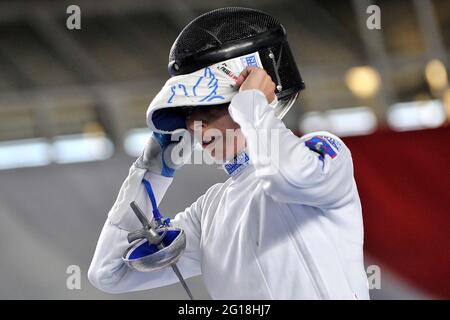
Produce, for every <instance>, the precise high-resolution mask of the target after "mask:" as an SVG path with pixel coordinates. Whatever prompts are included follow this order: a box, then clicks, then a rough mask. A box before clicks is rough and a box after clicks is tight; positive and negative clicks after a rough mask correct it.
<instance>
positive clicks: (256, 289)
mask: <svg viewBox="0 0 450 320" xmlns="http://www.w3.org/2000/svg"><path fill="white" fill-rule="evenodd" d="M229 112H230V114H231V116H232V118H233V119H234V121H236V122H237V123H238V124H239V125H240V126H241V129H242V132H243V133H244V135H245V137H246V143H247V150H246V152H247V153H245V154H243V155H242V154H241V155H240V156H241V159H242V157H244V158H243V160H244V161H240V162H237V163H231V164H228V165H226V166H225V169H226V170H227V171H228V172H229V173H230V174H231V177H230V178H229V179H228V180H227V181H226V182H224V183H219V184H216V185H213V186H212V187H211V188H209V190H208V191H207V192H206V193H205V194H204V195H202V196H201V197H200V198H198V199H197V201H195V202H194V203H193V204H192V205H191V206H190V207H188V208H186V209H185V210H184V211H182V212H180V213H178V214H177V215H176V217H175V218H174V219H173V220H172V224H173V225H174V226H176V227H179V228H182V229H183V230H184V231H185V233H186V236H187V244H186V250H185V252H184V254H183V256H182V257H181V259H180V260H179V262H178V266H179V268H180V270H181V272H182V274H183V276H184V277H185V278H189V277H192V276H196V275H200V274H201V275H202V276H203V280H204V283H205V285H206V287H207V289H208V292H209V293H210V295H211V297H212V298H214V299H368V298H369V291H368V284H367V277H366V273H365V270H364V264H363V221H362V212H361V211H362V210H361V204H360V200H359V196H358V191H357V187H356V183H355V180H354V178H353V165H352V158H351V154H350V151H349V149H348V148H347V147H346V146H345V145H344V143H343V142H342V141H341V140H340V139H339V138H337V137H336V136H334V135H332V134H330V133H328V132H315V133H312V134H308V135H306V136H303V137H302V138H299V137H297V136H296V135H294V134H293V133H292V132H291V131H290V130H289V129H287V128H286V127H285V126H284V124H283V122H282V121H281V120H279V119H278V118H276V116H275V114H274V112H273V110H272V109H271V108H270V107H268V103H267V100H266V98H265V96H264V95H263V94H262V93H261V92H260V91H258V90H249V91H244V92H241V93H238V94H237V95H236V96H235V97H234V98H233V100H232V102H231V104H230V107H229ZM267 129H278V130H276V132H277V134H278V135H279V139H280V141H281V142H282V143H281V144H280V145H279V146H278V151H277V152H278V154H277V155H275V154H276V153H277V152H274V151H273V150H272V151H271V152H267V148H256V146H257V145H258V143H261V141H263V142H264V141H266V142H267V139H269V136H270V135H268V134H267ZM263 144H264V143H263ZM257 149H266V150H265V151H266V152H264V150H263V151H262V152H261V151H259V150H257ZM247 154H248V157H247ZM275 157H277V158H275ZM144 178H145V179H148V180H149V181H151V183H152V185H153V188H154V189H155V190H154V191H155V195H156V198H157V199H158V201H159V200H160V199H162V197H163V195H164V193H165V192H166V190H167V188H168V187H169V185H170V183H171V181H172V178H167V177H162V176H159V175H156V174H153V173H151V172H146V171H145V170H143V169H139V168H136V167H135V166H134V165H133V166H132V167H131V168H130V171H129V175H128V177H127V178H126V180H125V182H124V183H123V185H122V187H121V189H120V192H119V195H118V198H117V200H116V202H115V204H114V205H113V207H112V209H111V210H110V212H109V214H108V219H107V220H106V222H105V224H104V227H103V230H102V232H101V235H100V238H99V240H98V243H97V247H96V250H95V254H94V257H93V260H92V263H91V266H90V268H89V272H88V278H89V280H90V282H91V283H92V284H93V285H94V286H95V287H97V288H99V289H100V290H103V291H106V292H109V293H121V292H129V291H136V290H145V289H150V288H155V287H160V286H164V285H168V284H171V283H175V282H177V281H178V279H177V278H176V276H175V274H174V273H173V271H172V269H171V268H167V269H164V270H161V271H156V272H150V273H144V272H138V271H135V270H132V269H129V268H128V267H127V266H126V265H125V264H124V263H123V261H122V259H121V256H122V254H123V252H124V251H125V250H126V248H127V247H128V246H129V244H128V242H127V233H128V232H129V231H134V230H137V229H139V228H141V225H140V223H139V221H138V219H137V218H136V216H135V215H134V213H133V212H132V210H131V208H130V206H129V203H130V202H131V201H133V200H134V201H136V202H137V203H138V204H139V206H140V207H141V208H142V209H143V210H144V211H145V212H146V213H148V214H149V216H150V215H151V209H152V207H151V203H150V201H149V200H148V197H147V194H146V191H145V189H144V186H143V184H142V183H141V181H142V179H144Z"/></svg>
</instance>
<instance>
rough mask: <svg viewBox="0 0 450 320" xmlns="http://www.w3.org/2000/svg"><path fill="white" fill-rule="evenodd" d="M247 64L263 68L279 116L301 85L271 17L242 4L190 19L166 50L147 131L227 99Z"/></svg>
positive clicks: (179, 122)
mask: <svg viewBox="0 0 450 320" xmlns="http://www.w3.org/2000/svg"><path fill="white" fill-rule="evenodd" d="M247 66H256V67H260V68H263V69H265V70H266V72H267V73H268V74H269V75H270V76H271V78H272V80H273V81H274V82H275V84H276V92H275V93H276V96H277V103H275V104H271V107H273V108H275V113H276V115H277V117H279V118H280V119H281V118H283V116H284V115H285V114H286V113H287V112H288V111H289V109H290V107H291V106H292V105H293V104H294V102H295V100H296V99H297V97H298V94H299V92H300V91H301V90H303V89H304V88H305V84H304V82H303V80H302V77H301V75H300V72H299V71H298V69H297V65H296V63H295V60H294V58H293V55H292V53H291V50H290V47H289V44H288V41H287V37H286V30H285V29H284V27H283V26H282V25H281V24H280V23H279V22H278V20H276V19H275V18H273V17H272V16H270V15H268V14H266V13H263V12H261V11H258V10H253V9H247V8H236V7H232V8H222V9H217V10H213V11H211V12H208V13H205V14H203V15H201V16H199V17H198V18H196V19H194V20H193V21H192V22H190V23H189V24H188V25H187V26H186V27H185V28H184V29H183V30H182V31H181V33H180V34H179V35H178V37H177V39H176V40H175V42H174V43H173V45H172V48H171V50H170V54H169V65H168V70H169V75H170V76H171V78H170V79H169V80H168V81H167V82H166V84H165V85H164V87H163V88H162V90H161V91H160V92H159V93H158V95H157V96H156V97H155V99H154V100H153V101H152V102H151V104H150V106H149V109H148V111H147V124H148V125H149V127H150V129H151V130H154V131H157V132H162V133H170V132H172V131H174V130H175V129H177V128H180V127H184V126H185V124H184V113H183V108H179V107H187V106H201V105H210V106H214V105H217V104H224V103H229V102H230V101H231V99H232V98H233V96H234V95H235V94H236V93H237V92H238V89H239V88H236V86H235V81H236V79H237V76H239V73H240V72H241V71H242V70H243V69H244V68H245V67H247Z"/></svg>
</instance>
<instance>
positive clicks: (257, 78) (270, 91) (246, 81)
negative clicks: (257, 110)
mask: <svg viewBox="0 0 450 320" xmlns="http://www.w3.org/2000/svg"><path fill="white" fill-rule="evenodd" d="M236 85H237V86H238V87H240V88H239V91H244V90H251V89H258V90H260V91H261V92H262V93H263V94H264V95H265V96H266V98H267V101H268V102H269V103H271V102H272V101H273V100H274V99H275V88H276V86H275V83H274V82H273V81H272V78H271V77H270V76H269V75H268V74H267V72H266V70H264V69H261V68H257V67H247V68H245V69H244V70H243V71H242V72H241V74H240V75H239V78H238V80H237V81H236Z"/></svg>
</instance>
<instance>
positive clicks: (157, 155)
mask: <svg viewBox="0 0 450 320" xmlns="http://www.w3.org/2000/svg"><path fill="white" fill-rule="evenodd" d="M192 148H193V139H192V136H191V134H190V133H189V131H188V130H186V129H177V130H175V131H174V132H173V133H172V134H162V133H156V132H153V133H152V136H151V137H150V139H149V140H148V142H147V144H146V146H145V147H144V151H143V152H142V155H141V156H140V157H139V158H138V159H137V160H136V162H135V163H134V164H135V166H136V167H138V168H141V169H147V170H149V171H151V172H153V173H156V174H159V175H162V176H165V177H173V176H174V175H175V170H177V169H179V168H180V167H182V166H183V165H184V164H185V163H186V162H187V160H188V159H189V158H190V156H191V153H192Z"/></svg>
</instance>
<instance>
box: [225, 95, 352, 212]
mask: <svg viewBox="0 0 450 320" xmlns="http://www.w3.org/2000/svg"><path fill="white" fill-rule="evenodd" d="M229 112H230V115H231V116H232V118H233V120H234V121H236V122H237V123H238V124H239V125H240V127H241V130H242V132H243V134H244V136H245V138H246V143H247V150H248V152H249V156H250V159H251V161H252V162H253V165H254V166H255V169H256V174H257V175H258V176H259V178H260V179H261V183H262V186H263V188H264V190H265V192H266V193H267V194H268V195H270V196H271V197H272V198H274V199H275V200H277V201H280V202H287V203H300V204H306V205H312V206H316V207H334V206H336V207H337V206H340V205H342V204H344V203H346V202H348V201H349V200H350V197H352V193H351V192H350V191H351V190H352V188H354V187H355V186H354V183H353V181H354V180H353V164H352V159H351V154H350V151H349V149H348V148H347V147H346V146H345V145H344V143H343V142H342V141H341V140H340V139H339V138H337V137H336V136H334V135H332V134H331V133H328V132H316V133H313V134H309V135H307V136H304V137H302V138H299V137H297V136H296V135H295V134H294V133H293V132H292V131H291V130H289V129H288V128H286V126H285V125H284V123H283V122H282V121H281V120H280V119H278V118H277V117H276V116H275V112H274V110H273V108H271V107H270V106H269V105H268V102H267V99H266V97H265V96H264V94H263V93H262V92H261V91H259V90H255V89H253V90H245V91H242V92H239V93H238V94H237V95H236V96H235V97H234V98H233V100H232V102H231V104H230V107H229ZM271 136H272V139H275V140H274V141H271V139H270V137H271ZM313 137H320V139H322V141H327V143H328V142H329V145H330V146H331V144H334V146H333V147H332V148H333V150H331V153H332V156H333V157H331V156H330V155H329V154H324V153H323V154H322V155H321V154H320V153H318V151H319V150H314V141H316V140H312V141H311V139H312V138H313ZM323 139H325V140H323ZM326 139H328V140H326ZM277 140H278V141H277ZM318 141H320V140H318ZM271 142H272V143H273V142H274V143H273V144H272V145H271ZM338 149H339V150H338ZM322 151H323V150H322ZM333 152H334V153H333Z"/></svg>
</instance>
